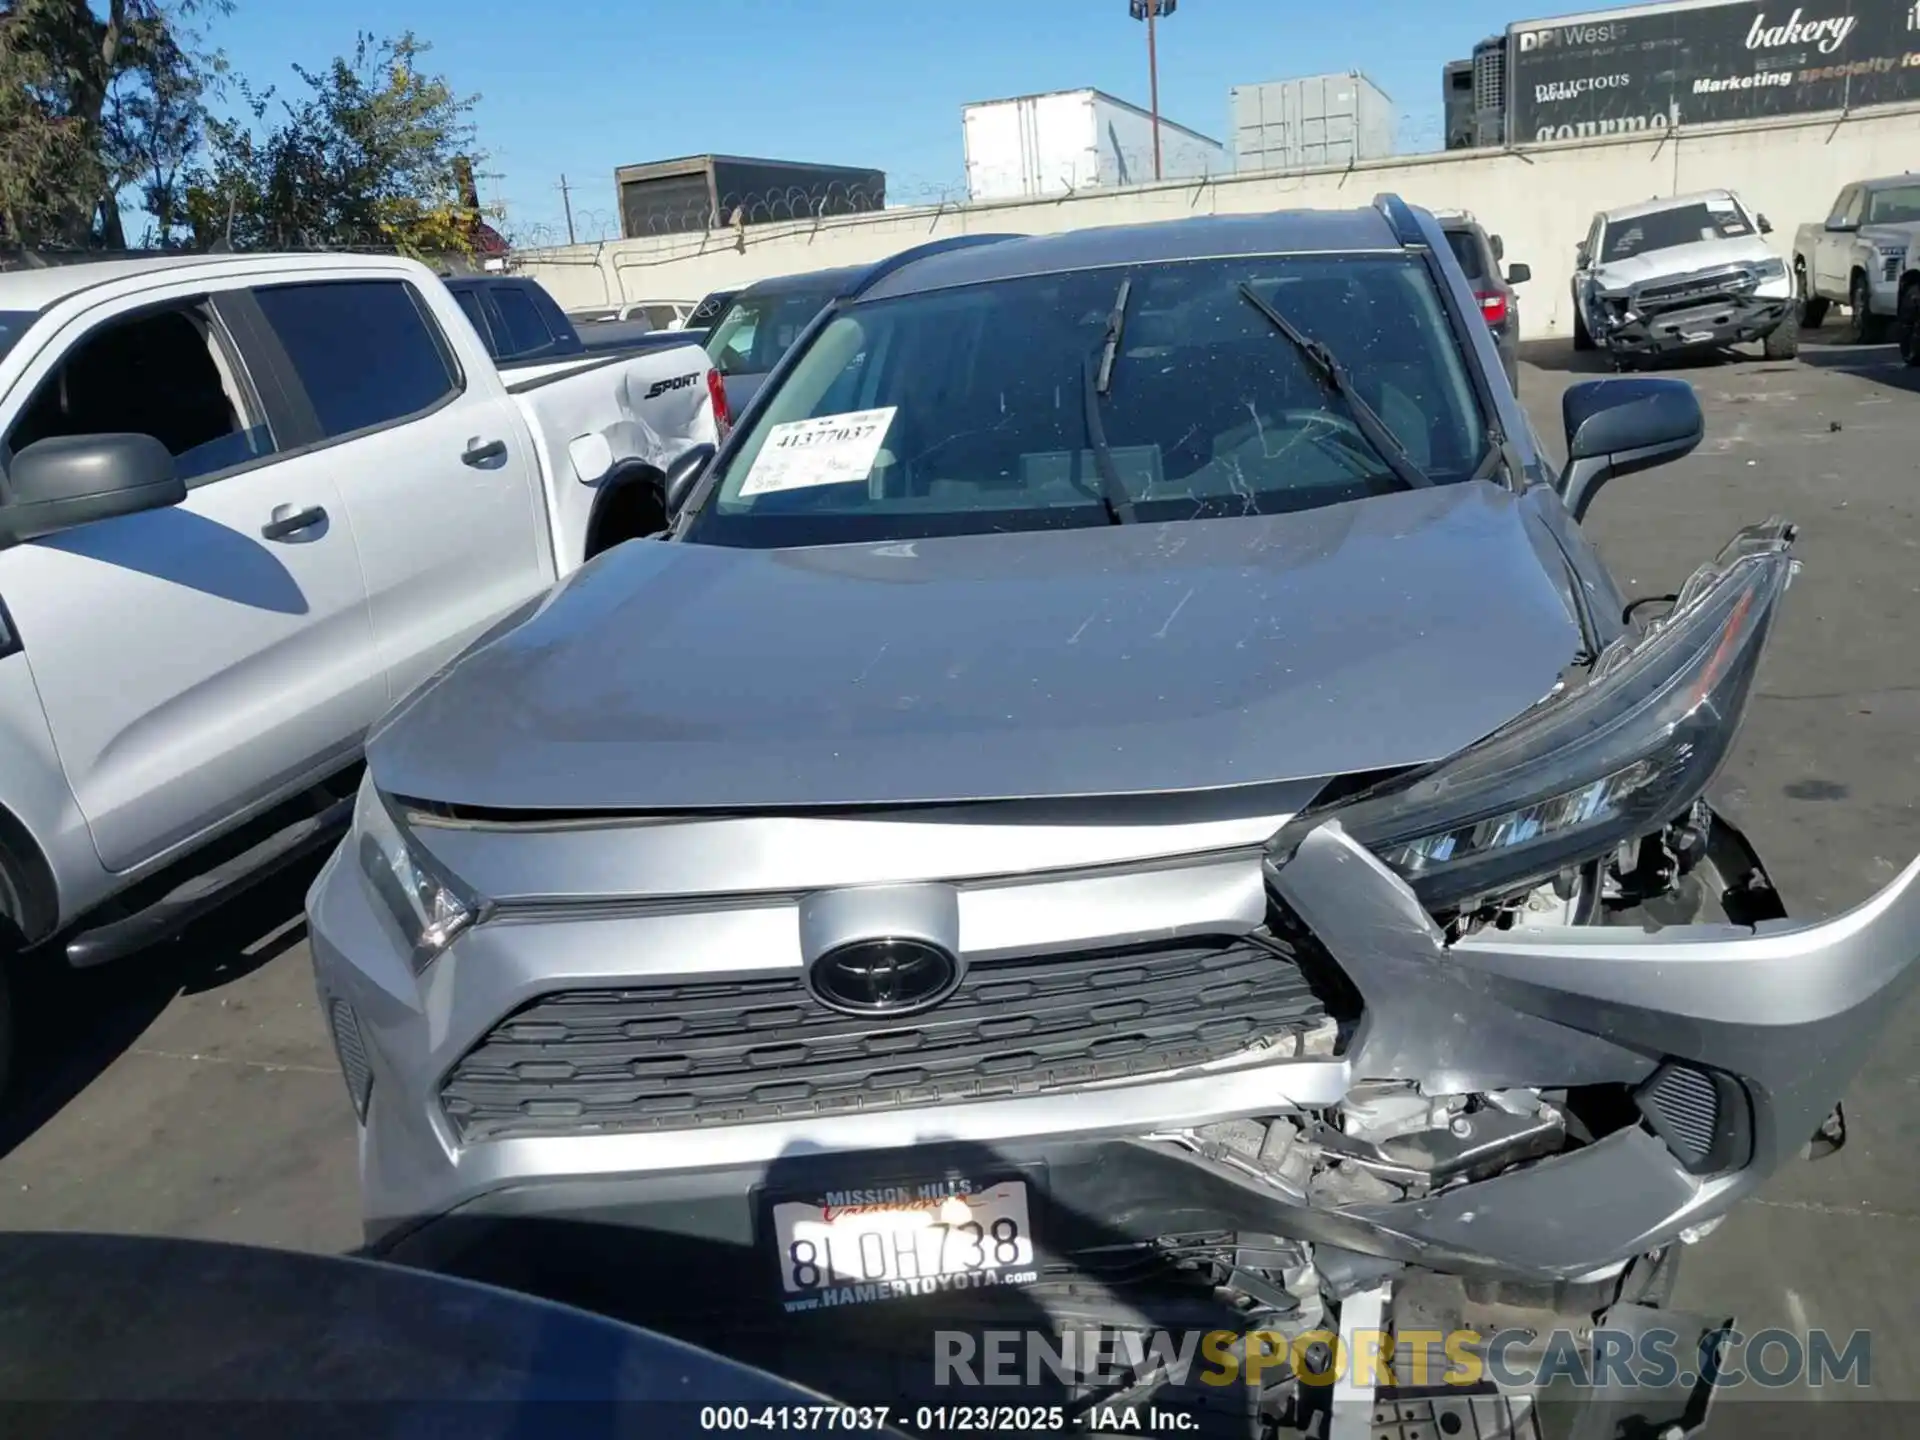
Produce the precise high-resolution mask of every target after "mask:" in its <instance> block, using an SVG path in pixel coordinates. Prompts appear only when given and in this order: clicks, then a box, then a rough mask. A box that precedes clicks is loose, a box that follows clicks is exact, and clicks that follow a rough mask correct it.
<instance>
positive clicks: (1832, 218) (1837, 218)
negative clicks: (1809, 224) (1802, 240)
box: [1827, 215, 1860, 234]
mask: <svg viewBox="0 0 1920 1440" xmlns="http://www.w3.org/2000/svg"><path fill="white" fill-rule="evenodd" d="M1859 228H1860V227H1859V226H1858V225H1856V224H1854V223H1853V222H1852V221H1851V220H1849V219H1847V217H1846V216H1844V215H1829V216H1828V217H1827V229H1829V230H1832V231H1834V232H1836V233H1838V234H1845V233H1846V232H1847V231H1849V230H1858V229H1859Z"/></svg>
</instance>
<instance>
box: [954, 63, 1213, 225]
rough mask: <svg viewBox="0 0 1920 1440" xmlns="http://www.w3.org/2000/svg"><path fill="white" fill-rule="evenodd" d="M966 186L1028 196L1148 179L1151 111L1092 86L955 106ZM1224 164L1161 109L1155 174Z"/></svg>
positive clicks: (975, 194) (994, 194)
mask: <svg viewBox="0 0 1920 1440" xmlns="http://www.w3.org/2000/svg"><path fill="white" fill-rule="evenodd" d="M960 126H961V131H962V135H963V139H964V142H965V146H966V158H967V194H968V196H969V197H970V198H971V199H974V200H1031V199H1037V198H1039V197H1041V196H1046V195H1065V194H1067V193H1068V192H1069V191H1074V190H1091V189H1106V188H1111V187H1113V186H1116V185H1144V184H1149V183H1151V182H1152V180H1153V116H1152V113H1151V112H1149V111H1146V110H1142V109H1141V108H1140V107H1139V106H1137V105H1129V104H1127V102H1126V101H1124V100H1116V99H1114V98H1113V96H1111V95H1108V94H1105V93H1104V92H1102V91H1099V90H1059V91H1055V92H1053V93H1052V94H1048V95H1022V96H1018V97H1016V98H1014V99H1011V100H985V101H981V102H980V103H978V104H974V105H967V106H964V107H963V108H962V109H961V112H960ZM1226 168H1227V163H1226V149H1225V147H1224V146H1222V145H1221V143H1220V142H1219V141H1218V140H1211V139H1209V138H1208V137H1207V136H1205V135H1202V134H1200V133H1199V131H1197V130H1189V129H1188V128H1187V127H1186V126H1184V125H1176V124H1174V123H1173V122H1172V121H1170V120H1168V119H1167V118H1166V117H1165V116H1164V115H1163V116H1161V117H1160V175H1161V178H1162V179H1165V180H1186V179H1193V178H1196V177H1198V176H1202V175H1217V174H1219V173H1221V172H1222V171H1223V170H1225V169H1226Z"/></svg>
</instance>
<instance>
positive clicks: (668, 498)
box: [660, 445, 716, 521]
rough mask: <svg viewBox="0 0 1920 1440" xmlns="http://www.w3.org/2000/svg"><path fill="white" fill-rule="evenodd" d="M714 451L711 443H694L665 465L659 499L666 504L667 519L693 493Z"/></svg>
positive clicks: (711, 460) (710, 462) (674, 513)
mask: <svg viewBox="0 0 1920 1440" xmlns="http://www.w3.org/2000/svg"><path fill="white" fill-rule="evenodd" d="M715 453H716V452H715V450H714V447H713V446H711V445H694V446H691V447H690V448H688V449H686V450H683V451H681V452H680V454H679V456H677V457H676V458H675V460H674V462H673V463H672V464H671V465H669V466H667V478H666V482H665V483H664V484H663V485H662V486H661V487H660V488H661V496H660V499H661V503H662V504H663V505H665V506H666V511H667V519H668V520H669V521H672V520H673V519H674V517H675V516H677V515H679V513H680V510H681V507H683V506H684V505H685V504H686V503H687V498H688V497H689V496H691V495H692V494H693V487H694V486H696V485H698V484H699V483H700V477H701V476H702V475H704V474H706V473H707V466H709V465H711V464H712V463H713V457H714V454H715Z"/></svg>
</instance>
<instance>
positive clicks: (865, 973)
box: [807, 939, 960, 1015]
mask: <svg viewBox="0 0 1920 1440" xmlns="http://www.w3.org/2000/svg"><path fill="white" fill-rule="evenodd" d="M959 983H960V962H959V961H958V960H956V959H955V958H954V957H953V956H952V955H950V954H948V953H947V952H946V951H945V950H943V949H941V948H940V947H939V946H938V945H935V944H932V943H930V942H929V941H926V940H899V939H888V940H856V941H854V942H853V943H852V944H850V945H842V946H840V947H838V948H837V949H834V950H829V951H828V952H827V953H826V954H824V955H822V956H821V957H820V958H819V959H818V960H815V961H814V962H813V964H812V966H810V967H809V968H808V970H807V987H808V988H809V989H810V990H812V991H813V994H814V997H815V998H816V999H817V1000H819V1002H820V1003H821V1004H822V1005H825V1006H827V1007H828V1008H830V1009H833V1010H839V1011H842V1012H844V1013H846V1014H848V1015H899V1014H904V1013H905V1012H907V1011H909V1010H924V1009H926V1008H927V1007H928V1006H929V1005H937V1004H939V1003H940V1001H942V1000H944V999H946V998H947V996H949V995H951V994H952V993H953V991H954V987H955V986H957V985H958V984H959Z"/></svg>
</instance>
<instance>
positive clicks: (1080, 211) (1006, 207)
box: [516, 105, 1920, 339]
mask: <svg viewBox="0 0 1920 1440" xmlns="http://www.w3.org/2000/svg"><path fill="white" fill-rule="evenodd" d="M1916 166H1920V105H1904V106H1884V107H1881V108H1879V109H1876V110H1870V111H1857V112H1854V113H1853V114H1851V115H1843V114H1838V113H1836V114H1829V115H1823V116H1812V117H1808V116H1796V117H1793V118H1789V119H1778V120H1769V121H1763V122H1758V123H1749V124H1743V125H1738V126H1713V127H1707V126H1702V127H1698V128H1689V129H1688V130H1687V131H1686V132H1685V133H1676V134H1667V135H1660V136H1647V135H1634V136H1609V137H1606V138H1603V139H1595V140H1578V141H1567V142H1563V143H1560V144H1554V145H1538V146H1528V147H1526V148H1525V149H1519V150H1508V151H1485V150H1482V151H1451V152H1442V153H1439V154H1433V155H1421V156H1411V157H1406V158H1402V159H1396V160H1390V161H1379V162H1374V163H1367V164H1361V165H1356V166H1353V167H1352V168H1350V169H1347V170H1333V171H1309V172H1305V173H1299V174H1287V175H1276V174H1269V175H1229V176H1219V177H1214V178H1210V179H1206V180H1198V181H1195V180H1188V181H1178V182H1168V183H1167V184H1164V185H1146V186H1140V187H1137V188H1133V189H1128V190H1119V191H1107V192H1104V193H1091V194H1081V195H1075V196H1065V197H1061V198H1058V199H1051V200H1038V201H1018V202H1008V203H1003V204H981V205H965V206H926V207H919V208H913V209H897V210H883V211H880V212H878V213H875V214H868V215H859V216H839V217H831V218H827V219H823V220H820V221H818V222H817V223H813V222H799V223H793V224H773V225H756V226H750V227H747V228H745V229H741V230H737V231H715V232H711V233H708V234H704V235H660V236H650V237H647V238H644V239H638V240H619V241H610V242H608V243H606V244H604V245H597V246H596V245H579V246H569V247H564V248H561V249H555V250H538V251H525V252H522V253H521V255H520V257H519V258H518V260H517V261H516V267H517V268H518V269H520V270H521V271H523V272H524V273H526V274H529V275H532V276H534V277H535V278H536V279H538V280H539V281H540V282H541V283H542V284H544V285H545V286H547V288H548V289H549V290H551V291H552V292H553V294H554V296H555V297H556V298H557V299H558V300H559V301H560V303H561V304H562V305H564V306H566V307H568V308H570V309H575V308H584V307H587V306H594V305H606V304H611V303H617V302H619V301H621V300H646V299H682V298H689V299H697V298H699V297H700V296H701V295H704V294H706V293H707V292H708V291H711V290H717V289H721V288H724V287H727V286H736V285H744V284H746V283H748V282H749V281H753V280H759V279H764V278H765V277H767V276H770V275H785V274H792V273H795V272H798V271H803V270H822V269H826V268H828V267H829V266H834V265H851V264H858V263H861V262H865V261H871V260H878V259H882V258H884V257H886V256H888V255H891V254H894V253H895V252H897V251H900V250H904V249H906V248H907V247H909V246H912V245H917V244H919V243H921V242H922V241H924V240H930V239H934V238H936V237H939V236H945V235H959V234H967V233H983V232H1014V233H1019V234H1040V233H1051V232H1055V231H1061V230H1075V229H1080V228H1083V227H1086V226H1092V225H1117V224H1132V223H1139V222H1142V221H1152V220H1172V219H1179V218H1181V217H1184V216H1189V215H1207V214H1234V213H1247V212H1253V211H1261V210H1279V209H1334V208H1341V209H1344V208H1349V207H1353V206H1360V205H1365V204H1368V203H1369V202H1370V201H1371V200H1372V198H1373V197H1374V195H1376V194H1378V193H1379V192H1380V191H1382V190H1393V191H1397V192H1398V193H1399V194H1401V195H1403V196H1405V197H1406V198H1407V199H1408V200H1410V201H1412V202H1413V203H1414V204H1417V205H1425V206H1429V207H1432V208H1436V209H1438V208H1449V207H1454V208H1464V209H1467V210H1471V211H1472V212H1473V213H1474V214H1475V215H1476V216H1477V217H1479V219H1480V221H1481V223H1482V224H1484V225H1485V226H1486V227H1487V228H1488V229H1489V230H1491V231H1496V232H1498V233H1499V234H1500V235H1501V236H1503V237H1504V239H1505V241H1506V254H1507V260H1508V262H1509V263H1511V262H1513V261H1525V262H1527V264H1529V265H1531V266H1532V267H1533V280H1532V282H1531V283H1530V284H1527V285H1525V286H1522V287H1521V290H1520V314H1521V323H1522V327H1523V334H1524V335H1525V337H1526V338H1528V339H1539V338H1544V337H1550V336H1560V335H1566V334H1567V333H1569V325H1570V323H1571V321H1570V305H1571V295H1570V293H1569V282H1570V280H1571V278H1572V273H1573V251H1574V246H1575V245H1576V244H1578V243H1579V241H1580V240H1581V239H1582V238H1583V237H1584V236H1585V234H1586V231H1587V227H1588V225H1589V224H1590V223H1591V221H1592V219H1593V214H1594V212H1595V211H1596V210H1606V209H1611V208H1613V207H1615V206H1618V205H1627V204H1633V203H1636V202H1638V201H1642V200H1648V199H1653V198H1656V197H1659V196H1664V195H1677V194H1685V193H1687V192H1688V191H1693V190H1707V189H1714V188H1718V187H1723V186H1724V187H1729V188H1732V189H1734V190H1737V191H1739V192H1740V193H1741V194H1742V195H1743V196H1745V198H1746V199H1747V201H1748V203H1750V204H1751V205H1753V206H1754V208H1756V209H1757V210H1759V211H1761V212H1762V213H1763V214H1765V215H1766V216H1767V218H1768V219H1769V220H1771V221H1772V222H1773V227H1774V230H1773V235H1772V237H1771V238H1772V243H1773V244H1774V246H1775V247H1776V248H1777V249H1778V250H1779V252H1780V253H1781V255H1782V256H1787V255H1789V253H1790V249H1791V246H1792V243H1793V232H1794V230H1795V228H1796V227H1797V226H1798V225H1800V224H1801V223H1802V222H1803V221H1809V220H1823V219H1825V218H1826V215H1827V206H1828V204H1829V202H1830V201H1831V200H1832V199H1833V197H1834V195H1835V194H1836V192H1838V190H1839V189H1840V187H1841V186H1842V185H1843V184H1845V183H1847V182H1848V181H1850V180H1856V179H1863V178H1867V177H1870V176H1875V175H1886V174H1896V175H1897V174H1900V173H1901V172H1903V171H1905V170H1907V169H1909V168H1913V167H1916Z"/></svg>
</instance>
